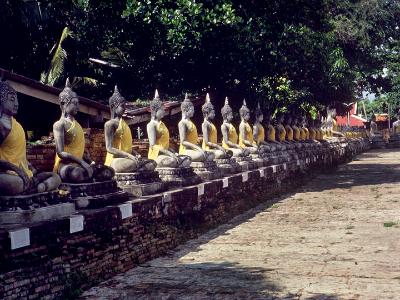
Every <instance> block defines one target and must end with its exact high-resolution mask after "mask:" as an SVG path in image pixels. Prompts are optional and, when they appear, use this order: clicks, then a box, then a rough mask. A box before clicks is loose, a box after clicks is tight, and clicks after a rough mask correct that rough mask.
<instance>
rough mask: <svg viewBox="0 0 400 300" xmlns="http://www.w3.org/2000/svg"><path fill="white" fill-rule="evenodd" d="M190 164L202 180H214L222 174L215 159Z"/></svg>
mask: <svg viewBox="0 0 400 300" xmlns="http://www.w3.org/2000/svg"><path fill="white" fill-rule="evenodd" d="M190 166H191V167H192V168H193V172H195V173H196V174H197V175H198V176H200V178H201V179H202V180H213V179H217V178H221V176H222V174H221V171H220V170H219V168H218V166H217V163H216V162H215V161H205V162H192V163H191V164H190Z"/></svg>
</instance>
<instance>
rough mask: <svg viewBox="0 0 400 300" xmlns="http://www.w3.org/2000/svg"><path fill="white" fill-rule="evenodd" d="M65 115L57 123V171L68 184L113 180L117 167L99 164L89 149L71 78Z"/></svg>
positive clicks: (63, 98) (63, 101)
mask: <svg viewBox="0 0 400 300" xmlns="http://www.w3.org/2000/svg"><path fill="white" fill-rule="evenodd" d="M59 99H60V108H61V118H60V119H59V120H58V121H57V122H55V123H54V125H53V134H54V140H55V143H56V159H55V164H54V172H57V173H58V174H59V175H60V177H61V180H62V181H63V182H67V183H84V182H92V181H93V180H94V181H96V182H101V181H107V180H111V179H112V178H113V177H114V170H113V169H112V168H110V167H107V166H104V165H100V164H99V165H96V164H95V162H94V161H92V160H91V158H90V156H89V154H88V153H87V152H85V137H84V132H83V130H82V127H81V125H80V124H79V123H78V121H77V120H76V119H75V116H76V114H77V113H78V108H79V99H78V96H77V94H76V93H75V92H74V91H73V90H72V88H71V86H70V84H69V80H68V79H67V81H66V84H65V88H64V90H63V91H62V92H61V93H60V96H59Z"/></svg>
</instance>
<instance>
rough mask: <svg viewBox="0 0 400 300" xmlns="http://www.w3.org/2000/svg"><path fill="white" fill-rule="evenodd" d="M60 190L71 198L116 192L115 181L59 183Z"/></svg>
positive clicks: (117, 189)
mask: <svg viewBox="0 0 400 300" xmlns="http://www.w3.org/2000/svg"><path fill="white" fill-rule="evenodd" d="M59 189H60V190H64V191H68V192H70V194H71V197H72V198H76V197H82V196H98V195H103V194H109V193H113V192H118V191H119V188H118V186H117V181H116V180H108V181H103V182H85V183H65V182H63V183H61V185H60V187H59Z"/></svg>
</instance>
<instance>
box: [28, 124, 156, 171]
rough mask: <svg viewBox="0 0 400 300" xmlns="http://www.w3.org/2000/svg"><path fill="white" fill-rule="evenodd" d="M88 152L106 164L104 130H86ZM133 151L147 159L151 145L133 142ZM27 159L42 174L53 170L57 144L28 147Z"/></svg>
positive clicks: (97, 161) (99, 161)
mask: <svg viewBox="0 0 400 300" xmlns="http://www.w3.org/2000/svg"><path fill="white" fill-rule="evenodd" d="M85 138H86V150H87V151H88V152H89V154H90V156H91V158H92V159H93V160H94V161H95V162H96V163H104V161H105V158H106V153H107V151H106V144H105V140H104V130H102V129H93V128H88V129H85ZM133 149H134V150H136V151H137V152H138V153H139V154H140V155H141V156H142V157H147V153H148V149H149V143H148V140H140V141H134V142H133ZM26 151H27V159H28V161H29V162H30V163H31V164H32V165H33V166H34V167H35V168H36V169H37V170H38V171H40V172H48V171H52V170H53V166H54V159H55V155H56V150H55V144H54V143H53V144H44V145H27V148H26Z"/></svg>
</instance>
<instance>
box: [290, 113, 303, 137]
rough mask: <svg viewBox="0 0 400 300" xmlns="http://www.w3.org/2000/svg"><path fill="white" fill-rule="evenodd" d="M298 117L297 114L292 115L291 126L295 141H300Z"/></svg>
mask: <svg viewBox="0 0 400 300" xmlns="http://www.w3.org/2000/svg"><path fill="white" fill-rule="evenodd" d="M298 121H299V120H298V117H297V116H293V118H292V128H293V140H295V141H296V142H301V141H302V139H301V130H300V128H299V127H298Z"/></svg>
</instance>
